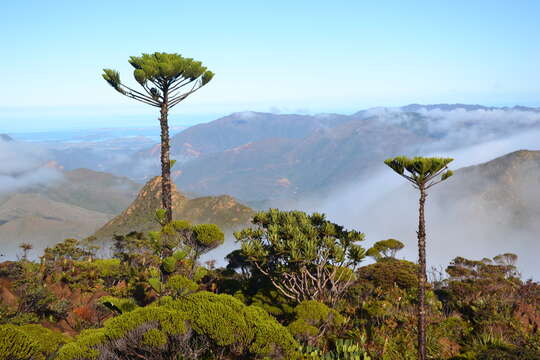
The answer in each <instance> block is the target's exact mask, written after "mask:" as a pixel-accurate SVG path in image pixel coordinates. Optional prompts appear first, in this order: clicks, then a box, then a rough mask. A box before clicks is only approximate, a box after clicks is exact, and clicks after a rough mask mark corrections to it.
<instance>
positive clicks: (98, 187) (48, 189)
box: [21, 169, 141, 215]
mask: <svg viewBox="0 0 540 360" xmlns="http://www.w3.org/2000/svg"><path fill="white" fill-rule="evenodd" d="M62 175H63V177H62V179H61V180H60V181H56V182H52V183H49V184H47V185H40V186H33V187H30V188H26V189H24V190H22V191H21V192H23V193H26V194H39V195H42V196H44V197H46V198H48V199H50V200H53V201H58V202H63V203H66V204H71V205H75V206H79V207H82V208H85V209H88V210H92V211H98V212H102V213H106V214H112V215H116V214H118V213H119V212H120V211H122V210H123V209H125V208H126V206H128V205H129V204H130V203H131V202H132V201H133V199H134V198H135V197H136V196H137V192H138V190H139V189H140V187H141V186H140V185H139V184H137V183H135V182H133V181H131V180H130V179H128V178H126V177H123V176H115V175H112V174H109V173H105V172H100V171H93V170H89V169H75V170H70V171H64V172H63V173H62Z"/></svg>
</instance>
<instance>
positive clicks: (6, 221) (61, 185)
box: [0, 162, 140, 257]
mask: <svg viewBox="0 0 540 360" xmlns="http://www.w3.org/2000/svg"><path fill="white" fill-rule="evenodd" d="M45 167H49V168H56V170H57V171H59V172H60V173H61V175H62V176H61V177H59V179H56V180H54V181H53V180H51V181H49V182H46V183H45V184H40V185H32V186H27V187H24V188H21V189H18V190H16V192H10V193H5V192H4V193H2V194H1V196H0V249H1V250H0V253H2V254H6V253H7V254H8V255H9V256H10V257H13V255H14V254H15V253H16V251H17V246H18V245H19V244H20V243H21V242H28V243H31V244H32V245H34V248H35V249H36V250H39V249H41V250H42V249H43V248H45V247H46V246H49V245H52V244H54V243H57V242H60V241H62V240H64V239H65V238H68V237H73V238H79V239H80V238H85V237H87V236H90V235H91V234H93V233H94V232H95V231H96V230H97V229H98V228H99V227H100V226H102V225H103V224H104V223H106V222H107V221H108V220H110V219H111V218H112V217H113V216H114V215H116V214H118V213H119V212H120V211H122V210H123V209H125V208H126V207H127V206H128V205H129V204H130V203H131V202H132V201H133V199H135V197H136V196H137V193H138V190H139V189H140V185H139V184H136V183H134V182H133V181H131V180H129V179H128V178H125V177H118V176H114V175H111V174H107V173H103V172H97V171H92V170H88V169H77V170H72V171H62V169H61V167H60V166H59V165H58V164H57V163H55V162H50V163H48V164H46V165H45Z"/></svg>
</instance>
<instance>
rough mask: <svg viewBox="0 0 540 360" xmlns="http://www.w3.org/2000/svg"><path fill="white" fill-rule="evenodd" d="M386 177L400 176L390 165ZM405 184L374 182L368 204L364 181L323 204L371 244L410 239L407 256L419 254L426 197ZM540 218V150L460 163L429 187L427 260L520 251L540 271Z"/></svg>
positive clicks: (526, 264) (529, 267)
mask: <svg viewBox="0 0 540 360" xmlns="http://www.w3.org/2000/svg"><path fill="white" fill-rule="evenodd" d="M454 169H455V168H454ZM387 171H389V170H387ZM385 176H388V178H389V177H392V178H393V179H394V176H396V175H395V174H392V173H390V172H386V171H385V172H384V174H383V177H381V178H379V179H378V180H377V178H376V179H375V180H376V181H379V182H382V181H383V180H382V179H387V178H386V177H385ZM396 180H397V179H396ZM399 183H401V184H403V185H401V186H399V187H398V188H397V189H394V190H392V191H387V192H385V189H384V186H380V185H377V186H375V189H376V191H377V192H378V193H379V194H378V195H377V196H375V197H372V198H371V200H370V202H368V203H363V202H362V200H363V199H364V198H365V196H366V193H365V191H366V190H365V189H366V188H362V186H361V185H360V186H359V187H358V188H357V189H354V191H353V190H351V191H350V192H349V193H345V194H341V195H340V198H339V199H334V201H342V203H341V204H340V205H339V206H336V205H335V203H329V204H328V205H327V206H326V208H325V207H324V206H323V207H322V208H321V209H317V210H319V211H323V212H326V213H327V214H328V216H329V217H331V218H335V219H339V220H340V221H341V222H342V223H344V224H347V225H349V226H353V227H354V228H357V229H359V230H361V231H363V232H365V233H366V236H367V237H368V239H369V240H370V242H374V241H377V240H380V239H387V238H390V237H391V238H396V239H400V240H401V241H403V242H404V243H405V244H406V247H405V250H404V251H403V254H401V255H402V256H405V257H407V258H410V259H414V258H416V257H417V253H416V249H417V248H416V227H417V224H418V196H419V195H418V191H417V190H415V189H413V188H412V186H410V184H408V183H406V182H405V181H404V180H403V181H401V182H399ZM370 189H371V190H372V191H373V188H370ZM367 195H369V194H367ZM344 209H346V210H344ZM538 219H540V151H526V150H521V151H516V152H512V153H510V154H507V155H504V156H502V157H499V158H496V159H493V160H491V161H488V162H486V163H482V164H479V165H475V166H469V167H465V168H461V169H457V170H456V171H455V174H454V176H452V177H451V178H449V179H448V180H447V181H445V182H443V183H441V184H438V185H436V186H434V187H433V188H431V189H430V190H429V191H428V197H427V202H426V224H427V234H428V235H427V237H428V241H427V246H428V248H427V251H428V259H429V261H430V263H431V264H433V265H438V264H447V263H448V261H449V260H451V259H452V258H454V257H456V256H467V257H468V258H482V257H484V256H495V255H498V254H501V253H505V252H512V253H516V254H518V255H519V262H518V265H519V268H520V269H521V270H522V271H523V272H524V274H525V276H527V277H528V276H534V277H538V276H540V270H539V268H538V254H539V253H540V241H539V234H540V221H538Z"/></svg>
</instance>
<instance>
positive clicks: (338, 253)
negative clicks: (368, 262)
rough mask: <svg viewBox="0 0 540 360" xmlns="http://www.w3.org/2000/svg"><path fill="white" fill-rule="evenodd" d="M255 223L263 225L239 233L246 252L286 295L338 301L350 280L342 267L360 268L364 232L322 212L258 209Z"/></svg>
mask: <svg viewBox="0 0 540 360" xmlns="http://www.w3.org/2000/svg"><path fill="white" fill-rule="evenodd" d="M253 224H255V225H256V226H257V227H256V228H247V229H244V230H242V231H239V232H236V233H235V234H234V235H235V237H236V239H237V240H238V241H239V242H241V244H242V253H243V255H244V256H245V257H246V258H247V259H248V260H249V261H250V262H252V263H253V264H254V265H255V266H256V267H257V269H258V270H259V271H260V272H261V273H263V274H264V275H265V276H267V277H268V278H269V279H270V280H271V281H272V283H273V284H274V285H275V286H276V288H277V289H278V290H279V291H280V292H281V293H282V294H283V295H284V296H286V297H289V298H291V299H294V300H296V301H298V302H301V301H303V300H321V301H323V302H327V303H334V302H336V301H337V300H338V299H339V298H340V297H341V295H342V294H343V291H344V290H345V289H346V288H347V287H348V285H349V284H350V281H347V280H346V279H343V278H342V276H339V275H343V274H346V273H345V272H344V271H342V270H340V269H341V268H342V267H351V268H355V267H356V265H357V264H358V263H359V262H360V261H361V260H362V259H363V257H364V253H365V252H364V249H363V248H362V247H360V246H359V245H357V244H356V243H357V242H359V241H362V240H364V235H363V234H362V233H360V232H358V231H355V230H345V229H344V228H343V227H342V226H340V225H337V224H334V223H332V222H330V221H328V220H326V219H325V217H324V215H322V214H317V213H315V214H312V215H308V214H306V213H304V212H301V211H289V212H286V211H279V210H277V209H271V210H269V211H265V212H259V213H257V214H256V215H255V216H254V218H253ZM348 280H350V278H349V279H348ZM322 284H325V285H322Z"/></svg>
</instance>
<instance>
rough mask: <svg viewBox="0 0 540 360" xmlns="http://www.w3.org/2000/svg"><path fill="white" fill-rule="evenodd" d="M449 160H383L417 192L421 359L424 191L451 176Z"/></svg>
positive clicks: (422, 347)
mask: <svg viewBox="0 0 540 360" xmlns="http://www.w3.org/2000/svg"><path fill="white" fill-rule="evenodd" d="M452 160H453V159H450V158H423V157H415V158H413V159H409V158H407V157H405V156H398V157H395V158H392V159H387V160H385V162H384V163H385V164H386V165H388V166H389V167H390V168H391V169H392V170H394V171H395V172H396V173H398V174H399V175H400V176H402V177H404V178H405V179H407V181H409V182H410V183H412V185H413V187H414V188H415V189H418V190H419V191H420V200H419V212H418V232H417V234H418V265H419V269H418V354H419V359H420V360H426V310H425V297H426V283H427V274H426V224H425V216H424V206H425V203H426V197H427V192H426V191H427V190H428V189H429V188H431V187H432V186H434V185H435V184H438V183H440V182H441V181H444V180H446V179H448V178H449V177H450V176H452V174H453V173H452V171H451V170H448V164H449V163H450V162H452Z"/></svg>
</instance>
